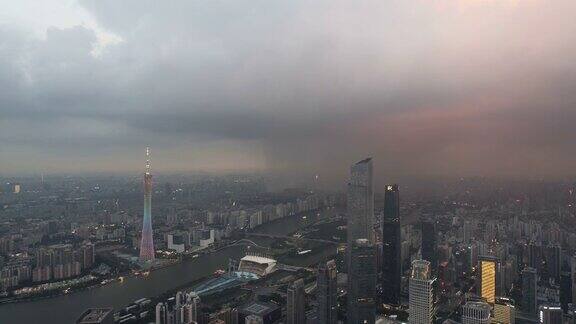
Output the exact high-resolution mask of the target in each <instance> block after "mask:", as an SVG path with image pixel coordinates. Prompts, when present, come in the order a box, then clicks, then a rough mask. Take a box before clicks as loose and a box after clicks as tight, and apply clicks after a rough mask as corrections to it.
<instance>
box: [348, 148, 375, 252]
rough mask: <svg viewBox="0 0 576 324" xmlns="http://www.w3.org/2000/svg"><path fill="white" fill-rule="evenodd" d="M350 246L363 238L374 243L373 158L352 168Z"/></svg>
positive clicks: (349, 219) (349, 212)
mask: <svg viewBox="0 0 576 324" xmlns="http://www.w3.org/2000/svg"><path fill="white" fill-rule="evenodd" d="M347 232H348V246H350V245H351V243H353V242H354V241H356V240H357V239H361V238H367V239H368V240H369V241H370V242H371V243H374V185H373V181H372V158H367V159H365V160H362V161H360V162H358V163H356V164H354V165H353V166H352V167H351V168H350V182H349V183H348V219H347Z"/></svg>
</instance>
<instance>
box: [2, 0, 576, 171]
mask: <svg viewBox="0 0 576 324" xmlns="http://www.w3.org/2000/svg"><path fill="white" fill-rule="evenodd" d="M0 2H2V1H0ZM28 2H29V1H21V2H20V1H18V2H14V1H10V2H8V1H6V3H4V4H2V6H4V7H7V8H8V10H6V12H7V13H6V14H4V15H0V138H1V139H2V141H1V144H0V173H18V172H82V171H86V170H94V171H118V172H124V171H138V170H139V168H140V167H141V164H142V161H143V152H144V151H143V149H144V147H145V146H147V145H150V146H151V147H152V148H153V154H154V156H153V157H154V166H155V168H157V169H158V170H160V171H176V170H178V171H180V170H196V171H197V170H206V171H223V170H239V171H246V170H270V171H292V170H310V172H318V173H323V174H327V175H328V176H333V177H341V176H343V175H345V173H346V171H347V168H348V165H349V164H350V163H352V162H354V161H355V160H358V159H360V158H362V157H364V156H368V155H369V156H374V158H375V162H376V168H377V172H378V173H379V174H380V175H381V176H384V177H396V176H398V175H416V176H419V175H458V176H461V175H515V176H534V175H544V176H545V175H555V176H562V175H572V174H573V173H574V172H573V171H572V169H573V168H572V166H573V165H574V164H576V148H575V144H576V141H575V138H576V130H575V129H576V128H575V127H574V126H573V125H574V124H575V123H576V92H575V91H574V90H573V89H576V65H575V64H574V63H573V58H574V57H576V41H574V37H573V31H574V30H576V21H575V20H574V19H573V17H571V16H572V13H573V12H575V11H574V10H575V9H576V3H575V2H574V1H572V0H550V1H543V0H519V1H507V0H502V1H496V0H437V1H429V0H428V1H426V0H413V1H406V0H391V1H375V0H366V1H357V2H353V3H351V2H349V1H341V0H331V1H305V0H295V1H285V2H270V1H265V0H252V1H232V0H219V1H183V0H178V1H171V2H158V1H151V0H126V1H122V2H118V1H114V0H79V1H68V0H66V1H64V0H62V1H50V2H52V4H51V5H42V6H40V8H36V9H37V10H36V11H32V9H31V8H30V4H29V3H28ZM56 9H58V10H56Z"/></svg>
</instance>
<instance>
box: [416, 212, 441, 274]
mask: <svg viewBox="0 0 576 324" xmlns="http://www.w3.org/2000/svg"><path fill="white" fill-rule="evenodd" d="M420 229H421V231H422V240H421V242H422V246H421V251H422V259H423V260H427V261H430V269H431V270H432V271H433V272H435V271H436V267H437V266H438V264H437V262H436V260H437V258H436V256H437V252H436V220H435V219H434V218H425V219H422V220H421V222H420Z"/></svg>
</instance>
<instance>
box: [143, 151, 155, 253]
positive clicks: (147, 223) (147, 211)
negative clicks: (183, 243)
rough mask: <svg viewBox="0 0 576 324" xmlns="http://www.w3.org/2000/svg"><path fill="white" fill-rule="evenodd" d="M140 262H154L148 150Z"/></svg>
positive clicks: (147, 154) (147, 153)
mask: <svg viewBox="0 0 576 324" xmlns="http://www.w3.org/2000/svg"><path fill="white" fill-rule="evenodd" d="M140 261H143V262H151V261H154V239H153V233H152V173H151V172H150V148H146V172H145V173H144V220H143V222H142V241H141V242H140Z"/></svg>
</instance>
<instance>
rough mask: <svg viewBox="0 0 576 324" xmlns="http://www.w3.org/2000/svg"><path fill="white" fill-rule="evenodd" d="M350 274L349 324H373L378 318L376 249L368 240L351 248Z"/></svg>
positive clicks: (353, 244)
mask: <svg viewBox="0 0 576 324" xmlns="http://www.w3.org/2000/svg"><path fill="white" fill-rule="evenodd" d="M350 252H351V253H350V254H351V262H350V266H349V272H348V307H347V311H348V318H347V319H348V320H347V323H348V324H359V323H360V324H365V323H366V324H373V323H374V322H375V320H376V319H375V317H376V277H377V272H376V248H375V246H374V245H373V244H372V243H371V242H370V241H369V240H368V239H358V240H356V241H354V242H353V243H352V246H351V251H350Z"/></svg>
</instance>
